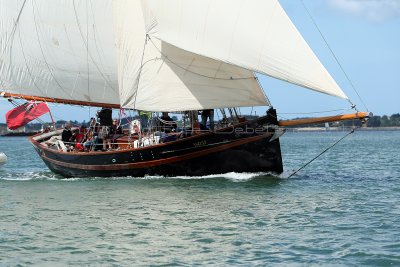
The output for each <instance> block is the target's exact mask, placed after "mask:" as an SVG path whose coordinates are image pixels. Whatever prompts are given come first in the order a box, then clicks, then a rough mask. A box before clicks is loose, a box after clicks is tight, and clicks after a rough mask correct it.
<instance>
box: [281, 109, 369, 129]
mask: <svg viewBox="0 0 400 267" xmlns="http://www.w3.org/2000/svg"><path fill="white" fill-rule="evenodd" d="M368 117H369V113H368V112H357V113H354V114H344V115H338V116H329V117H319V118H307V119H296V120H285V121H279V122H278V125H279V126H298V125H304V124H318V123H325V122H334V121H346V120H354V119H359V120H362V119H365V118H368Z"/></svg>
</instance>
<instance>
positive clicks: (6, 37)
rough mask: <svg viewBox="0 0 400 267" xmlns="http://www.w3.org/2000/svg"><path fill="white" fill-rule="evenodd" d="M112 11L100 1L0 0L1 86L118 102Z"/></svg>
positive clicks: (36, 93)
mask: <svg viewBox="0 0 400 267" xmlns="http://www.w3.org/2000/svg"><path fill="white" fill-rule="evenodd" d="M111 10H112V2H111V1H105V0H96V1H86V0H79V1H78V0H74V1H71V0H57V1H50V0H35V1H29V0H28V1H25V0H12V1H10V0H0V90H2V91H8V92H11V93H18V94H25V95H30V96H40V97H49V98H60V99H67V100H78V101H85V102H97V103H111V104H119V103H120V98H119V91H118V81H117V68H116V66H117V62H116V60H115V48H114V47H115V45H114V38H113V25H112V21H113V20H112V15H111V13H112V12H111ZM19 14H20V16H19V21H17V19H18V15H19Z"/></svg>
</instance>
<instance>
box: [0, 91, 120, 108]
mask: <svg viewBox="0 0 400 267" xmlns="http://www.w3.org/2000/svg"><path fill="white" fill-rule="evenodd" d="M0 96H2V97H4V98H22V99H25V100H33V101H40V102H49V103H60V104H66V105H78V106H88V107H104V108H115V109H119V108H121V106H120V105H119V104H109V103H99V102H88V101H78V100H69V99H62V98H50V97H40V96H30V95H22V94H13V93H7V92H1V93H0Z"/></svg>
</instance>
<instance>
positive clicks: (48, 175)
mask: <svg viewBox="0 0 400 267" xmlns="http://www.w3.org/2000/svg"><path fill="white" fill-rule="evenodd" d="M258 178H279V175H276V174H273V173H263V172H257V173H236V172H229V173H225V174H213V175H204V176H173V177H164V176H157V175H155V176H145V177H132V176H128V177H90V178H87V177H85V178H83V177H75V178H64V177H62V176H60V175H57V174H54V173H52V172H51V171H38V172H24V173H20V172H8V173H2V174H0V180H7V181H30V180H54V181H64V182H72V181H81V180H131V179H137V180H161V179H166V180H179V179H180V180H204V179H226V180H230V181H233V182H246V181H250V180H253V179H258Z"/></svg>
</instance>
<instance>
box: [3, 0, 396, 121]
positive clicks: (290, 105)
mask: <svg viewBox="0 0 400 267" xmlns="http://www.w3.org/2000/svg"><path fill="white" fill-rule="evenodd" d="M302 1H303V2H304V4H305V6H306V8H307V10H308V11H309V13H310V14H311V16H312V18H313V20H314V21H315V22H316V24H317V26H318V28H319V29H320V31H321V32H322V34H323V37H324V38H325V39H326V40H327V42H328V44H329V46H330V48H331V49H332V51H333V52H334V55H335V57H336V58H337V59H338V61H339V63H340V65H341V66H342V68H343V69H344V71H345V73H346V74H344V73H343V71H342V70H341V68H340V66H339V64H338V63H337V62H336V61H335V58H334V56H333V55H332V53H331V52H330V50H329V48H328V47H327V46H326V44H325V42H324V39H323V38H322V37H321V35H320V33H319V31H318V29H317V28H316V26H315V25H314V23H313V21H312V19H311V18H310V16H309V15H308V12H307V10H306V9H305V8H304V6H303V4H302ZM280 3H281V5H282V6H283V8H284V9H285V11H286V12H287V14H288V15H289V17H290V18H291V19H292V21H293V23H294V24H295V25H296V27H297V28H298V29H299V31H300V32H301V34H302V35H303V37H304V38H305V40H306V41H307V42H308V43H309V45H310V47H311V48H312V49H313V51H314V52H315V54H316V55H317V56H318V58H319V59H320V60H321V62H322V63H323V64H324V66H325V67H326V68H327V69H328V71H329V72H330V73H331V75H332V76H333V77H334V79H335V80H336V82H337V83H338V84H339V86H340V87H341V88H342V89H343V91H344V92H345V93H346V94H347V96H348V97H349V98H350V100H351V101H352V102H353V103H354V104H356V105H357V108H358V109H359V110H360V111H369V112H372V113H373V114H375V115H385V114H386V115H391V114H393V113H400V0H280ZM346 75H347V76H348V77H349V79H350V81H351V83H352V84H353V85H354V87H355V89H356V90H357V92H358V94H359V95H360V96H361V98H362V100H360V99H359V97H358V96H357V93H356V92H355V91H354V90H353V88H352V86H351V83H350V82H349V81H348V80H347V78H346ZM259 80H260V83H261V85H262V87H263V89H264V91H265V92H266V94H267V96H268V98H269V100H270V101H271V103H272V105H273V106H274V108H276V109H277V111H278V114H279V115H280V117H281V118H294V117H301V116H304V114H306V113H313V112H315V115H319V114H320V113H319V112H323V111H330V110H342V109H343V110H345V109H349V108H350V106H351V104H350V103H349V102H348V101H346V100H343V99H338V98H335V97H331V96H326V95H323V94H320V93H316V92H314V91H310V90H306V89H303V88H300V87H298V86H295V85H291V84H287V83H285V82H281V81H278V80H275V79H273V78H270V77H265V76H261V75H260V76H259ZM363 103H364V104H365V105H364V104H363ZM49 105H50V107H51V110H52V113H53V117H54V118H55V119H56V120H60V119H64V120H78V121H83V120H86V121H88V119H89V118H90V117H91V116H94V114H95V113H96V111H97V108H87V107H73V106H64V105H58V104H49ZM11 108H12V106H11V104H9V103H8V102H7V101H5V100H0V122H5V117H4V115H5V113H6V112H7V111H8V110H9V109H11ZM255 110H256V111H257V114H262V113H263V112H265V110H266V108H265V107H262V108H256V109H255ZM246 111H247V112H249V111H250V110H244V112H243V113H246ZM340 112H342V111H340ZM115 114H117V112H115ZM46 116H47V115H45V116H43V120H45V121H49V120H50V119H49V118H48V117H46Z"/></svg>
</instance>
